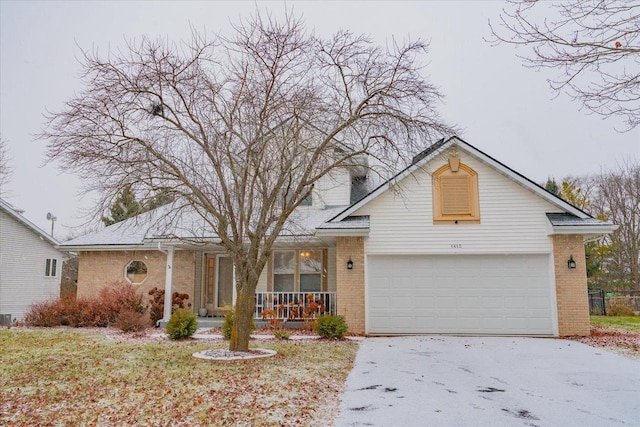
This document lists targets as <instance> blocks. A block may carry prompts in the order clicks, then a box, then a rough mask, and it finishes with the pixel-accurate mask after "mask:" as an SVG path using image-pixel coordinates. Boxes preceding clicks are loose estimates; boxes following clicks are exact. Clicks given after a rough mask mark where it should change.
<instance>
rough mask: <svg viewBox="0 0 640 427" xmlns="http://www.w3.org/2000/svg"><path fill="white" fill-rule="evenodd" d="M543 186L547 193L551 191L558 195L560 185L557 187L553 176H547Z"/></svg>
mask: <svg viewBox="0 0 640 427" xmlns="http://www.w3.org/2000/svg"><path fill="white" fill-rule="evenodd" d="M544 188H545V190H547V191H548V192H549V193H553V194H555V195H556V196H559V195H560V187H558V183H557V182H556V179H555V178H547V183H546V184H545V185H544Z"/></svg>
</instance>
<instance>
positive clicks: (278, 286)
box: [273, 249, 324, 292]
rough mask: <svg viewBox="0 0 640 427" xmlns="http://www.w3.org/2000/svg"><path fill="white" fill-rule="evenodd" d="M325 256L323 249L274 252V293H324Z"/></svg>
mask: <svg viewBox="0 0 640 427" xmlns="http://www.w3.org/2000/svg"><path fill="white" fill-rule="evenodd" d="M323 271H324V266H323V254H322V250H321V249H315V250H310V249H309V250H307V249H304V250H289V251H274V253H273V291H274V292H320V291H322V273H323Z"/></svg>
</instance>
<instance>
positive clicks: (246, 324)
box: [229, 279, 258, 351]
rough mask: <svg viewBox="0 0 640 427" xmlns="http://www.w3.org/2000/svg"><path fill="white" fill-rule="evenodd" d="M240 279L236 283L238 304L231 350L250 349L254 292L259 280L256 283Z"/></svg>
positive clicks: (230, 344)
mask: <svg viewBox="0 0 640 427" xmlns="http://www.w3.org/2000/svg"><path fill="white" fill-rule="evenodd" d="M239 280H240V281H239V282H238V283H237V285H236V289H237V296H236V306H235V309H234V322H233V328H232V329H231V341H230V342H229V350H231V351H248V350H249V337H250V335H251V330H252V327H253V313H254V310H255V305H256V301H255V296H254V294H255V289H256V286H257V284H258V283H257V280H256V281H255V283H248V280H242V279H239Z"/></svg>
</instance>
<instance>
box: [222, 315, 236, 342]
mask: <svg viewBox="0 0 640 427" xmlns="http://www.w3.org/2000/svg"><path fill="white" fill-rule="evenodd" d="M233 319H234V310H230V311H229V312H228V313H227V314H226V315H225V316H224V323H223V324H222V336H223V337H224V339H225V340H230V339H231V330H232V329H233Z"/></svg>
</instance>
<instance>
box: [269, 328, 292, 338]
mask: <svg viewBox="0 0 640 427" xmlns="http://www.w3.org/2000/svg"><path fill="white" fill-rule="evenodd" d="M273 336H274V337H276V339H279V340H288V339H289V337H290V336H291V334H290V333H289V331H287V330H286V329H277V330H275V331H274V332H273Z"/></svg>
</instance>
